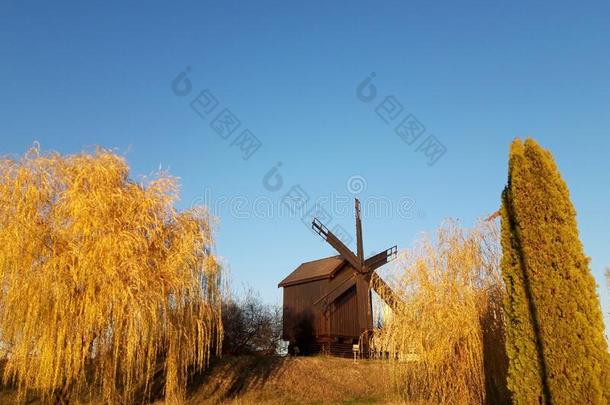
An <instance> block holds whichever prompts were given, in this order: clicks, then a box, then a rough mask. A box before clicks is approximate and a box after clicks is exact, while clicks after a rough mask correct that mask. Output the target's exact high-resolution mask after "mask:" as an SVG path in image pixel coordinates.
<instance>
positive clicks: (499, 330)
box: [372, 221, 509, 404]
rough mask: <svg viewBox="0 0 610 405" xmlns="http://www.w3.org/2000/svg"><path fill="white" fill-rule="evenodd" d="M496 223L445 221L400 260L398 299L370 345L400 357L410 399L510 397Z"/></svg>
mask: <svg viewBox="0 0 610 405" xmlns="http://www.w3.org/2000/svg"><path fill="white" fill-rule="evenodd" d="M499 242H500V238H499V227H498V226H497V225H495V224H493V223H489V222H481V223H479V224H478V225H477V226H476V227H474V228H472V229H462V228H460V227H459V226H458V224H457V223H456V222H453V221H450V222H447V223H445V224H444V225H443V226H441V228H440V229H439V230H438V232H437V233H436V235H435V236H434V237H433V238H430V237H425V238H423V239H422V240H421V241H420V242H419V243H418V244H417V245H416V246H415V247H414V248H413V249H410V250H408V251H406V253H405V255H404V257H403V258H402V260H401V261H399V265H398V267H400V269H395V270H394V271H395V272H397V273H395V274H397V276H396V279H395V280H394V283H393V288H394V290H395V292H396V293H397V294H398V295H399V296H401V302H399V303H398V304H397V305H395V306H394V311H393V313H392V314H391V316H387V317H385V318H384V324H383V328H381V329H379V330H377V331H375V334H374V337H373V344H372V346H373V350H377V351H382V352H386V353H389V354H390V357H391V358H393V357H395V356H398V357H399V358H400V359H401V360H402V361H401V362H393V364H394V370H395V374H394V375H395V383H396V384H397V388H399V389H400V391H401V393H402V394H403V397H404V399H405V400H406V401H407V402H409V403H443V404H483V403H493V404H502V403H507V402H508V401H509V393H508V390H507V388H506V369H507V358H506V353H505V351H504V327H503V313H502V296H503V284H502V278H501V273H500V267H499V263H500V257H501V251H500V243H499Z"/></svg>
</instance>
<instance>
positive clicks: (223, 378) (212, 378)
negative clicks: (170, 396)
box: [187, 356, 286, 401]
mask: <svg viewBox="0 0 610 405" xmlns="http://www.w3.org/2000/svg"><path fill="white" fill-rule="evenodd" d="M285 361H286V358H284V357H280V356H248V357H244V356H240V357H233V356H225V357H223V358H221V359H217V360H215V361H214V362H213V364H212V365H211V366H210V367H209V368H208V369H207V370H205V371H203V372H201V373H199V374H197V375H195V376H194V377H193V378H192V379H191V381H190V383H189V385H188V391H187V395H188V396H192V395H193V394H195V393H198V394H201V392H200V390H201V389H204V390H205V392H204V394H205V397H208V398H211V397H214V398H216V399H217V400H219V401H224V400H230V399H234V398H236V397H238V396H239V395H241V394H243V393H245V392H247V391H252V390H257V389H260V388H261V387H262V386H263V385H265V383H266V382H267V381H268V380H269V379H270V378H271V377H272V376H273V377H279V376H280V375H281V372H282V371H281V370H282V366H283V364H284V362H285Z"/></svg>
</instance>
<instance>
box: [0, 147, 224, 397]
mask: <svg viewBox="0 0 610 405" xmlns="http://www.w3.org/2000/svg"><path fill="white" fill-rule="evenodd" d="M128 174H129V168H128V167H127V165H126V164H125V162H124V161H123V159H121V158H120V157H118V156H116V155H114V154H113V153H111V152H109V151H105V150H98V151H97V152H96V153H95V154H93V155H91V154H77V155H70V156H60V155H58V154H54V153H51V154H46V155H41V154H40V153H39V151H38V150H37V149H32V150H30V151H29V152H28V153H27V154H26V155H25V156H24V157H22V158H20V159H11V158H3V159H0V283H1V289H0V342H1V346H0V354H1V355H2V357H3V358H4V359H5V361H6V366H5V367H4V373H3V380H4V382H5V383H11V384H15V385H16V386H17V388H18V393H19V398H18V399H19V400H24V399H25V395H26V393H27V392H28V391H30V392H34V393H36V394H37V395H41V396H42V398H43V399H44V400H45V401H47V402H57V401H62V402H63V401H68V400H71V401H74V400H79V399H80V400H86V398H88V397H92V396H94V395H95V396H97V395H99V396H100V397H101V398H103V402H104V403H127V402H129V401H130V400H132V399H133V398H134V397H135V396H140V395H144V396H146V395H147V394H148V393H150V389H151V384H150V382H151V381H152V379H153V376H154V375H155V373H158V372H161V373H163V374H164V375H165V377H166V378H165V383H164V393H165V397H166V398H167V399H168V401H169V402H171V403H176V402H180V401H181V399H182V398H183V396H184V395H185V390H186V381H187V377H188V375H189V373H190V372H191V371H193V370H198V369H201V368H202V367H204V366H205V364H206V363H207V362H208V360H209V358H210V355H211V351H212V350H214V347H213V346H214V343H215V342H217V341H218V340H219V338H220V336H219V334H221V332H222V331H221V329H222V328H221V325H220V322H219V303H218V302H219V300H218V297H217V287H218V266H217V265H216V263H215V260H214V257H213V256H212V255H211V254H210V247H211V245H212V242H213V241H212V235H211V230H210V226H209V223H208V219H207V216H206V214H205V212H203V211H202V210H200V209H193V210H189V211H186V212H182V213H179V212H177V211H176V210H175V209H174V208H173V203H174V202H175V200H176V198H177V186H176V181H175V179H173V178H170V177H168V176H167V175H164V174H160V175H159V176H158V177H156V178H155V179H154V180H152V181H150V182H148V183H147V184H136V183H134V182H132V181H130V180H128Z"/></svg>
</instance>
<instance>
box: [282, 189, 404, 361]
mask: <svg viewBox="0 0 610 405" xmlns="http://www.w3.org/2000/svg"><path fill="white" fill-rule="evenodd" d="M355 215H356V249H357V250H356V253H354V252H352V251H351V250H350V249H349V248H348V247H347V246H346V245H345V244H344V243H343V242H342V241H341V240H340V239H339V238H338V237H337V236H336V235H334V234H333V233H332V232H331V231H330V230H329V229H328V228H327V227H326V226H324V224H322V222H320V220H318V219H317V218H314V219H313V222H312V229H313V230H314V231H315V232H316V233H317V234H319V235H320V236H321V237H322V238H323V239H324V240H325V241H326V242H327V243H328V244H329V245H331V246H332V247H333V248H334V249H335V250H336V251H337V253H339V255H337V256H331V257H327V258H324V259H320V260H315V261H312V262H306V263H303V264H301V265H300V266H299V267H298V268H297V269H296V270H294V271H293V272H292V273H291V274H290V275H289V276H288V277H286V278H285V279H284V280H282V282H280V284H279V285H278V287H283V288H284V307H283V310H284V325H283V326H284V331H283V336H284V339H285V340H288V341H289V342H290V345H291V347H293V348H294V347H298V348H299V351H300V352H305V353H317V352H327V353H330V354H336V355H351V353H352V345H353V344H356V343H358V342H359V341H360V339H361V337H362V336H366V332H368V331H372V329H373V311H372V297H371V291H372V290H374V291H376V292H377V293H378V295H379V296H380V297H381V298H382V299H383V300H384V301H385V302H386V303H387V304H388V305H389V306H390V308H395V306H396V304H397V303H398V302H399V298H398V297H397V296H396V295H395V294H394V292H392V290H391V289H390V287H389V286H388V285H387V284H386V283H385V281H383V279H382V278H381V277H379V275H378V274H377V273H376V272H375V270H377V269H378V268H379V267H381V266H383V265H384V264H386V263H388V262H389V261H391V260H393V259H394V258H396V256H397V247H396V246H393V247H391V248H389V249H386V250H384V251H382V252H380V253H377V254H375V255H373V256H371V257H369V258H367V259H365V258H364V250H363V241H362V220H361V212H360V201H359V200H358V199H356V201H355ZM365 343H366V341H365Z"/></svg>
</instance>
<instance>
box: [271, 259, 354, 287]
mask: <svg viewBox="0 0 610 405" xmlns="http://www.w3.org/2000/svg"><path fill="white" fill-rule="evenodd" d="M344 262H345V259H343V258H342V257H341V256H331V257H325V258H324V259H319V260H314V261H311V262H305V263H302V264H301V265H300V266H299V267H297V268H296V269H295V270H294V271H293V272H292V273H290V274H289V275H288V277H286V278H285V279H283V280H282V281H281V282H280V283H279V284H278V287H288V286H290V285H294V284H301V283H306V282H309V281H314V280H320V279H323V278H328V277H330V276H331V275H332V274H334V273H335V271H336V270H339V267H341V265H342V264H343V263H344Z"/></svg>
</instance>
